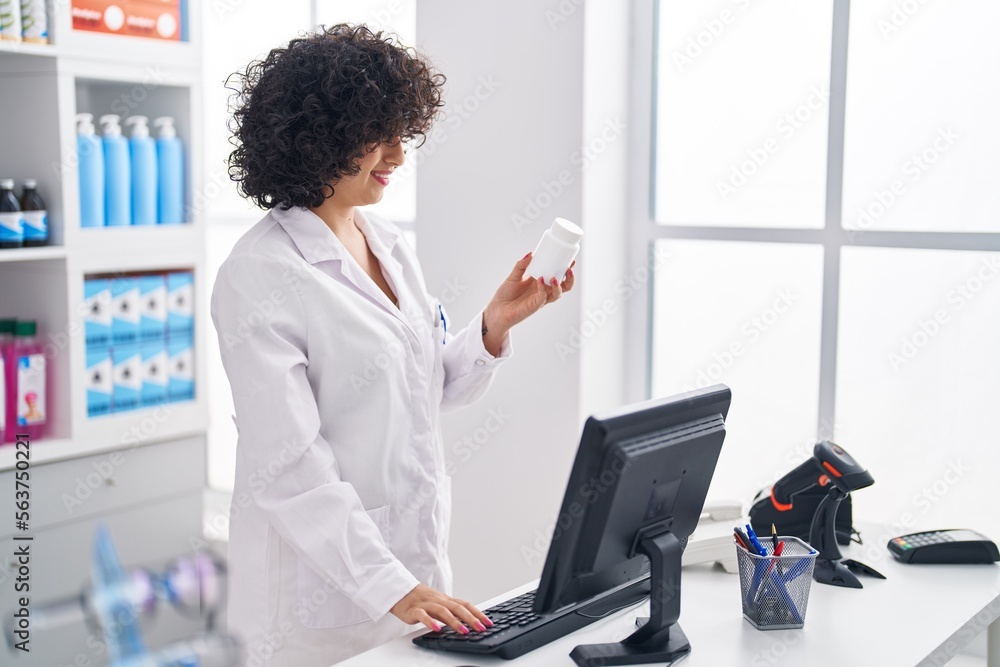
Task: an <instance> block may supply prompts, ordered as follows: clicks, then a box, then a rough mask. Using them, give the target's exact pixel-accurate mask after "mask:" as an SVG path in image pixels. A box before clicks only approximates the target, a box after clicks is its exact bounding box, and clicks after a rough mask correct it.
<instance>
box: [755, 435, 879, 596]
mask: <svg viewBox="0 0 1000 667" xmlns="http://www.w3.org/2000/svg"><path fill="white" fill-rule="evenodd" d="M874 483H875V479H874V478H873V477H872V476H871V473H869V472H868V471H867V470H866V469H865V468H863V467H862V466H861V465H860V464H859V463H858V462H857V461H855V460H854V457H852V456H851V455H850V454H848V453H847V452H846V451H845V450H844V448H843V447H841V446H840V445H837V444H835V443H833V442H830V441H828V440H823V441H822V442H818V443H816V446H815V447H814V448H813V455H812V458H810V459H808V460H807V461H804V462H803V463H802V464H800V465H799V466H798V467H797V468H795V469H794V470H792V471H791V472H789V473H788V474H787V475H785V476H784V477H782V478H781V479H779V480H778V481H777V482H775V483H774V486H773V487H771V503H772V504H773V505H774V507H775V509H777V510H778V511H780V512H784V511H787V510H790V509H792V506H793V503H794V500H795V496H796V494H799V493H801V492H802V491H805V490H806V489H810V488H812V487H814V486H820V487H823V488H825V489H826V490H827V495H826V497H825V498H823V500H822V501H821V502H820V504H819V506H818V507H817V508H816V513H815V514H813V519H812V524H811V526H810V529H809V542H810V543H811V544H812V546H813V548H814V549H816V550H817V551H818V552H819V555H818V556H817V557H816V566H815V568H814V569H813V579H815V580H816V581H818V582H819V583H821V584H830V585H831V586H845V587H848V588H862V585H861V582H860V581H859V580H858V577H857V574H867V575H870V576H873V577H878V578H879V579H885V577H884V576H883V575H882V574H881V573H879V572H878V571H876V570H875V569H873V568H871V567H869V566H868V565H865V564H864V563H861V562H859V561H855V560H850V559H844V558H843V556H842V555H841V553H840V547H838V546H837V536H836V533H835V532H834V523H835V521H836V518H837V508H838V507H839V506H840V503H841V501H842V500H843V499H844V498H846V497H847V494H849V493H851V492H852V491H857V490H858V489H863V488H865V487H866V486H871V485H872V484H874Z"/></svg>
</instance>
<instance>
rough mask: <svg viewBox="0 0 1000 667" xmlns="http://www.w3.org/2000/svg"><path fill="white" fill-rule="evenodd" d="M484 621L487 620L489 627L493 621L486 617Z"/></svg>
mask: <svg viewBox="0 0 1000 667" xmlns="http://www.w3.org/2000/svg"><path fill="white" fill-rule="evenodd" d="M486 622H487V623H489V626H490V627H491V628H492V627H493V621H491V620H490V619H488V618H487V619H486Z"/></svg>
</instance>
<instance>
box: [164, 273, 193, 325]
mask: <svg viewBox="0 0 1000 667" xmlns="http://www.w3.org/2000/svg"><path fill="white" fill-rule="evenodd" d="M193 302H194V275H193V274H192V273H191V272H190V271H174V272H172V273H168V274H167V337H168V338H170V337H171V336H177V335H182V334H186V335H189V336H190V335H191V331H192V327H193V323H194V308H193V305H194V303H193Z"/></svg>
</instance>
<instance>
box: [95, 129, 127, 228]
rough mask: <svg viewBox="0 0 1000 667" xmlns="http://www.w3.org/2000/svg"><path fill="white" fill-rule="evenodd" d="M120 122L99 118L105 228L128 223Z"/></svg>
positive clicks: (125, 162)
mask: <svg viewBox="0 0 1000 667" xmlns="http://www.w3.org/2000/svg"><path fill="white" fill-rule="evenodd" d="M120 122H121V119H120V118H119V117H118V116H116V115H115V114H107V115H105V116H101V133H102V134H103V135H104V175H105V184H104V193H105V195H104V201H105V213H106V216H107V217H106V224H107V226H108V227H121V226H124V225H129V224H131V223H132V175H131V169H130V167H129V155H128V140H126V139H125V137H123V136H122V128H121V125H120V124H119V123H120Z"/></svg>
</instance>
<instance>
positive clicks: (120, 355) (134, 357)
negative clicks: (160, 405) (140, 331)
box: [111, 342, 142, 412]
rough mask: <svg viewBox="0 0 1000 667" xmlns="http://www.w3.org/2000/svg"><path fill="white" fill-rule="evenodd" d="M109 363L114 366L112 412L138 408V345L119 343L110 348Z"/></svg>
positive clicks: (140, 361) (140, 365) (139, 385)
mask: <svg viewBox="0 0 1000 667" xmlns="http://www.w3.org/2000/svg"><path fill="white" fill-rule="evenodd" d="M111 361H112V363H113V364H114V376H115V385H114V390H113V393H112V398H111V400H112V406H113V410H114V412H125V411H126V410H134V409H136V408H138V407H139V394H140V393H141V391H142V358H141V357H140V356H139V344H138V343H135V342H132V343H120V344H115V345H113V346H112V347H111Z"/></svg>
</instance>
